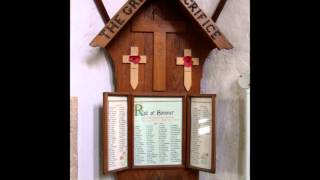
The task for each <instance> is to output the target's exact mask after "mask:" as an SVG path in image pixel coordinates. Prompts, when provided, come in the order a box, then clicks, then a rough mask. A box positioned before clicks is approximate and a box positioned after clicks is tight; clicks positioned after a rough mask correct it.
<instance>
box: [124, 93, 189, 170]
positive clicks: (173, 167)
mask: <svg viewBox="0 0 320 180" xmlns="http://www.w3.org/2000/svg"><path fill="white" fill-rule="evenodd" d="M135 97H181V98H182V146H181V151H182V152H181V156H182V157H181V164H180V165H159V166H134V159H133V158H134V122H133V121H134V118H133V117H134V110H131V117H132V118H131V119H130V120H131V123H130V124H131V148H130V149H131V150H132V151H131V156H130V157H131V159H130V162H131V168H132V169H135V170H138V169H150V170H151V169H181V168H185V162H186V159H185V157H186V154H185V153H186V151H185V149H186V130H187V129H186V126H187V124H186V118H187V117H186V108H187V106H186V93H168V92H154V93H146V92H141V93H137V92H133V93H131V107H133V106H134V98H135Z"/></svg>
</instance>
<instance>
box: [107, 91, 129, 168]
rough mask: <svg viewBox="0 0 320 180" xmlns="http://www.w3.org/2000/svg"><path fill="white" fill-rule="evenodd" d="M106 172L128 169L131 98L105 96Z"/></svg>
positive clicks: (113, 95) (112, 95) (119, 95)
mask: <svg viewBox="0 0 320 180" xmlns="http://www.w3.org/2000/svg"><path fill="white" fill-rule="evenodd" d="M103 103H104V116H105V117H104V141H105V142H106V143H104V144H106V146H104V160H105V161H104V172H105V173H106V174H107V173H110V172H116V171H120V170H124V169H127V168H128V167H129V163H128V159H129V158H128V155H129V153H128V115H129V107H128V104H129V96H128V95H125V94H108V93H105V94H104V102H103Z"/></svg>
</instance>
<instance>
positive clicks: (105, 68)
mask: <svg viewBox="0 0 320 180" xmlns="http://www.w3.org/2000/svg"><path fill="white" fill-rule="evenodd" d="M212 1H213V0H197V2H198V4H199V6H200V7H201V8H202V9H203V10H204V11H205V12H206V13H207V14H208V15H211V14H212V13H213V10H214V7H215V4H216V3H213V2H212ZM105 2H106V8H107V10H108V12H109V15H110V16H111V17H112V16H113V15H114V14H115V13H116V11H117V10H118V9H119V8H120V7H121V6H122V5H123V4H124V2H125V0H106V1H105ZM249 9H250V4H249V0H228V1H227V4H226V6H225V9H224V10H223V11H222V13H221V16H220V17H219V19H218V22H217V24H218V25H219V27H220V29H221V30H222V31H223V32H224V33H225V35H226V36H227V37H228V38H229V40H230V41H231V42H232V44H233V45H234V47H235V48H234V49H232V50H222V51H217V50H213V51H212V52H211V54H210V56H209V57H208V59H207V61H206V65H205V66H204V74H203V79H202V82H201V84H202V90H201V91H202V92H203V93H217V95H218V106H217V113H218V116H217V173H216V174H215V175H211V174H208V173H200V179H201V180H209V179H210V180H240V179H241V178H242V175H243V173H244V170H243V168H242V166H241V164H242V161H243V158H242V156H241V155H242V153H243V151H242V150H243V148H244V146H243V139H244V137H243V124H242V118H241V117H242V114H241V109H242V106H241V98H239V94H240V88H239V87H238V84H237V81H238V78H239V76H240V74H241V73H246V72H248V71H249V58H250V57H249V55H250V54H249V52H250V49H249V34H250V31H249V30H250V27H249V24H250V23H249V20H250V19H249V13H250V12H249ZM102 27H103V21H102V19H101V17H100V14H99V13H98V11H97V9H96V6H95V4H94V1H93V0H71V47H70V53H71V55H70V56H71V57H70V63H71V69H70V73H71V74H70V76H71V84H70V87H71V92H70V94H71V96H78V97H79V100H78V101H79V102H78V103H79V107H78V110H79V114H78V117H79V119H78V121H79V124H78V153H79V154H78V158H79V159H78V163H79V170H78V176H79V180H105V179H108V180H109V179H110V180H111V179H114V178H113V177H109V176H103V175H102V170H101V167H102V166H101V161H100V159H101V151H100V150H99V149H101V129H100V128H101V124H99V123H101V122H100V114H101V108H102V92H104V91H113V89H114V86H113V84H112V79H113V75H112V71H111V66H110V64H109V62H108V61H107V60H106V59H105V56H104V53H103V51H102V50H101V49H99V48H92V47H90V46H89V43H90V41H91V40H92V38H93V37H94V36H95V35H96V33H97V32H99V31H100V30H101V28H102Z"/></svg>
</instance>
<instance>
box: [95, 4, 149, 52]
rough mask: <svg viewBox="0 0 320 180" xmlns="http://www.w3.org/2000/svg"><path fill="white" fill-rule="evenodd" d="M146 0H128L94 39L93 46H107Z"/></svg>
mask: <svg viewBox="0 0 320 180" xmlns="http://www.w3.org/2000/svg"><path fill="white" fill-rule="evenodd" d="M146 1H147V0H128V1H127V3H125V4H124V5H123V6H122V7H121V8H120V10H119V11H118V12H117V13H116V14H115V16H113V18H112V19H111V20H110V21H109V22H108V23H107V24H106V25H105V27H104V28H103V29H102V30H101V31H100V33H99V34H98V35H97V36H96V37H95V38H94V39H93V41H92V42H91V43H90V45H91V46H93V47H96V46H99V47H106V46H107V45H108V44H109V42H110V41H111V40H112V39H113V38H114V37H115V36H116V35H117V34H118V32H120V30H121V29H122V28H123V27H124V26H125V25H126V24H127V23H128V22H129V20H130V19H131V18H132V17H133V15H134V14H135V13H136V12H137V11H138V10H139V9H140V8H141V7H142V5H143V4H144V3H145V2H146Z"/></svg>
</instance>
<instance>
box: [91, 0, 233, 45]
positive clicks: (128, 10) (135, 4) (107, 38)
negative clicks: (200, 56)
mask: <svg viewBox="0 0 320 180" xmlns="http://www.w3.org/2000/svg"><path fill="white" fill-rule="evenodd" d="M147 1H148V0H128V1H127V2H126V3H125V4H124V5H123V6H122V8H120V10H119V11H118V12H117V13H116V14H115V15H114V17H113V18H112V19H110V20H109V19H107V21H108V22H107V23H106V25H105V27H104V28H103V29H102V30H101V31H100V33H99V34H98V35H97V36H96V37H95V38H94V39H93V41H92V42H91V43H90V45H91V46H93V47H96V46H99V47H103V48H104V47H106V46H107V45H108V44H109V43H110V42H111V41H112V40H113V38H114V37H115V36H116V35H117V34H118V33H119V32H120V30H121V29H122V28H123V27H124V26H125V25H126V24H127V23H128V22H129V21H130V20H131V18H132V17H133V16H134V15H135V14H136V13H137V12H138V11H139V9H140V8H141V7H142V6H143V5H144V4H145V3H146V2H147ZM149 1H151V0H149ZM176 1H178V2H179V3H178V4H180V5H181V7H182V8H183V9H184V10H185V11H186V14H188V16H189V17H190V18H191V19H192V20H193V21H194V22H195V23H194V24H195V25H197V26H198V27H200V29H201V32H203V34H205V35H206V37H207V38H208V39H210V41H211V42H212V43H213V44H214V45H215V46H216V47H217V48H218V49H231V48H233V46H232V45H231V43H230V42H229V41H228V39H227V38H226V37H225V36H224V35H223V33H222V32H221V31H220V30H219V28H218V26H217V25H216V24H215V23H214V22H213V20H212V19H216V18H217V13H214V15H213V17H212V18H210V17H208V16H207V15H206V14H205V13H204V12H203V11H202V10H201V9H200V7H199V6H198V4H197V3H196V2H195V1H194V0H176ZM224 3H225V0H222V1H221V3H220V4H219V6H220V7H218V8H219V9H218V15H219V13H220V12H221V10H222V8H221V6H222V7H223V5H224ZM106 15H107V14H106ZM107 16H108V15H107Z"/></svg>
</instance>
